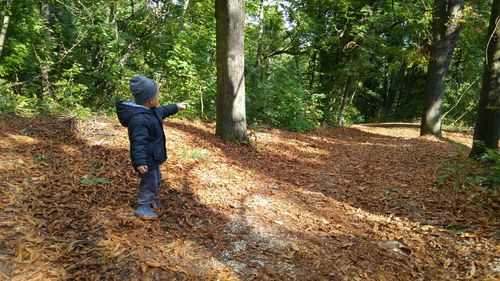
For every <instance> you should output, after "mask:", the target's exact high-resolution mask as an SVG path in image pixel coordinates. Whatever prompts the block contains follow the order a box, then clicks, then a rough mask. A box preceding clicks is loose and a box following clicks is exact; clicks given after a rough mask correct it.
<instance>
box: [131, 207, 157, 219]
mask: <svg viewBox="0 0 500 281" xmlns="http://www.w3.org/2000/svg"><path fill="white" fill-rule="evenodd" d="M135 215H136V216H138V217H141V218H143V219H146V220H153V219H156V218H157V217H158V215H157V214H155V212H153V209H152V208H151V206H149V205H141V206H139V207H137V209H136V210H135Z"/></svg>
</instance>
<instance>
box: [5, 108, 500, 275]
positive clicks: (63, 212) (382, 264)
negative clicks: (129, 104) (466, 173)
mask: <svg viewBox="0 0 500 281" xmlns="http://www.w3.org/2000/svg"><path fill="white" fill-rule="evenodd" d="M165 128H166V132H167V142H168V143H167V148H168V152H169V160H168V161H167V163H166V164H164V165H163V166H162V168H161V169H162V172H163V175H164V178H165V184H164V186H163V189H162V191H161V198H162V200H163V202H164V205H165V207H164V208H163V209H162V210H161V211H160V213H159V214H160V216H159V219H158V220H156V221H152V222H147V221H142V220H140V219H138V218H136V217H134V216H133V211H134V205H135V200H136V192H137V189H136V187H137V185H138V179H137V177H136V176H135V174H134V172H133V170H132V168H131V166H130V160H129V158H128V140H127V133H126V129H125V128H122V127H121V126H120V125H119V124H118V123H117V122H116V121H114V120H110V119H105V118H94V119H88V120H77V119H62V118H21V117H2V118H1V119H0V138H1V141H0V156H1V158H0V171H1V176H0V209H1V211H2V212H1V214H0V216H1V217H0V279H6V280H48V279H50V280H61V279H77V280H82V279H83V280H102V279H105V280H108V279H109V280H466V279H476V280H498V278H499V277H500V276H499V274H500V270H499V268H500V266H499V264H500V243H499V236H498V234H499V220H498V218H499V216H498V204H497V203H498V202H497V201H494V200H490V199H489V193H487V192H486V191H484V190H483V189H481V188H467V189H456V188H453V186H454V184H455V182H454V181H457V180H460V178H455V179H450V180H449V181H446V182H445V183H444V184H438V183H437V182H436V178H437V177H438V176H439V175H440V174H441V173H443V170H442V168H440V167H443V165H452V164H456V163H462V162H463V161H464V157H465V156H466V153H467V151H466V150H464V148H463V145H458V144H457V143H464V144H466V145H469V144H470V142H471V136H470V134H466V133H452V132H445V138H441V139H436V138H428V137H426V138H420V137H418V126H416V125H412V124H372V125H359V126H352V127H346V128H338V129H321V130H318V131H315V132H310V133H300V134H299V133H290V132H283V131H279V130H265V131H259V132H253V133H252V144H251V145H250V146H243V145H237V144H232V143H228V142H224V141H222V140H221V139H219V138H218V137H217V136H215V135H214V134H213V132H214V126H213V125H211V124H203V123H200V122H196V121H194V122H191V121H182V120H170V121H167V122H166V126H165ZM83 178H86V179H97V178H104V179H108V180H109V182H96V183H95V184H93V185H92V184H89V185H83V184H81V180H82V179H83Z"/></svg>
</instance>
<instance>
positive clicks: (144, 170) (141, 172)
mask: <svg viewBox="0 0 500 281" xmlns="http://www.w3.org/2000/svg"><path fill="white" fill-rule="evenodd" d="M137 171H138V172H139V173H140V174H145V173H146V172H147V171H148V166H139V167H137Z"/></svg>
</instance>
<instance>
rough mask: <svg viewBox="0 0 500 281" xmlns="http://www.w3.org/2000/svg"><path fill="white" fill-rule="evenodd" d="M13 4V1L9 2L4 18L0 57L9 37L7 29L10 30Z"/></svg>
mask: <svg viewBox="0 0 500 281" xmlns="http://www.w3.org/2000/svg"><path fill="white" fill-rule="evenodd" d="M11 2H12V1H11V0H9V1H7V6H6V7H5V15H4V16H3V24H2V30H1V31H0V56H2V50H3V45H4V43H5V37H6V36H7V29H8V28H9V20H10V8H11Z"/></svg>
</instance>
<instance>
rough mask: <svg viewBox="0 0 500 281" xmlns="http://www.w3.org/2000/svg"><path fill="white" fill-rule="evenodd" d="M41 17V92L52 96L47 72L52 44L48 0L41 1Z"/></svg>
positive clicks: (48, 70)
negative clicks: (42, 24) (43, 49)
mask: <svg viewBox="0 0 500 281" xmlns="http://www.w3.org/2000/svg"><path fill="white" fill-rule="evenodd" d="M41 14H42V19H43V21H44V23H45V28H46V31H45V58H44V59H43V60H42V61H41V66H40V68H41V74H42V90H43V93H48V94H50V95H51V96H54V91H53V89H52V85H51V83H50V78H49V72H50V66H49V63H48V61H49V57H50V54H51V45H52V24H51V16H52V15H51V6H50V3H49V1H48V0H44V1H43V2H42V13H41Z"/></svg>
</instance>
